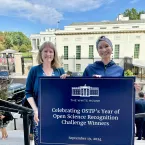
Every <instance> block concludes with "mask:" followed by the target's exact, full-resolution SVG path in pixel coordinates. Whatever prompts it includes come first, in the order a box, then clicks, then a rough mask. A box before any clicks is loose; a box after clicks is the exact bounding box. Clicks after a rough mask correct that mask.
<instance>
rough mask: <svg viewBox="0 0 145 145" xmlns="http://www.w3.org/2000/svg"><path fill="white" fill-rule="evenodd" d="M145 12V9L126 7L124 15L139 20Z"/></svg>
mask: <svg viewBox="0 0 145 145" xmlns="http://www.w3.org/2000/svg"><path fill="white" fill-rule="evenodd" d="M141 14H145V11H139V12H138V11H137V10H136V9H135V8H132V9H126V10H125V12H124V13H123V15H124V16H125V17H129V19H130V20H139V19H140V15H141Z"/></svg>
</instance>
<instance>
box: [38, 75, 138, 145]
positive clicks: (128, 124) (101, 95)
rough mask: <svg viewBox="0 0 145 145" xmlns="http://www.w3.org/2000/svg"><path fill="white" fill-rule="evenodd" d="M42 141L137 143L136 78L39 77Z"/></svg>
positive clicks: (108, 144)
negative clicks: (135, 118)
mask: <svg viewBox="0 0 145 145" xmlns="http://www.w3.org/2000/svg"><path fill="white" fill-rule="evenodd" d="M39 99H40V100H39V102H40V103H39V118H40V123H39V137H40V138H39V141H40V144H39V145H46V144H51V145H55V144H57V145H58V144H77V145H78V144H88V145H134V129H133V128H134V99H135V98H134V79H133V78H98V79H96V78H67V79H60V78H54V77H53V78H49V77H42V78H40V97H39Z"/></svg>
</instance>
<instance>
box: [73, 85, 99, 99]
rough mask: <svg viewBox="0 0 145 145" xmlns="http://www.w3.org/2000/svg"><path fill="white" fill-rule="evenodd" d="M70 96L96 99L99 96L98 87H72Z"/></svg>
mask: <svg viewBox="0 0 145 145" xmlns="http://www.w3.org/2000/svg"><path fill="white" fill-rule="evenodd" d="M72 96H80V97H91V96H94V97H97V96H99V88H98V87H90V86H86V85H84V86H80V87H72Z"/></svg>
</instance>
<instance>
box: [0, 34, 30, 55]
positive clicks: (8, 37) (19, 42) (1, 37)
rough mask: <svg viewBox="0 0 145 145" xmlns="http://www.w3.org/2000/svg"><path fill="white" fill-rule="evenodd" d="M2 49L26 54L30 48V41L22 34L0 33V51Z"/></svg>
mask: <svg viewBox="0 0 145 145" xmlns="http://www.w3.org/2000/svg"><path fill="white" fill-rule="evenodd" d="M4 49H14V50H16V51H18V52H28V51H30V50H31V49H32V48H31V42H30V39H29V38H28V37H27V36H26V35H24V34H23V33H22V32H0V51H1V50H4Z"/></svg>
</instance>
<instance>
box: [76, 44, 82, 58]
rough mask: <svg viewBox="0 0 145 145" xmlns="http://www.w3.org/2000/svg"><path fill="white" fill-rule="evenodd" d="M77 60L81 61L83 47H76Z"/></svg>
mask: <svg viewBox="0 0 145 145" xmlns="http://www.w3.org/2000/svg"><path fill="white" fill-rule="evenodd" d="M76 59H81V46H80V45H79V46H76Z"/></svg>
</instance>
